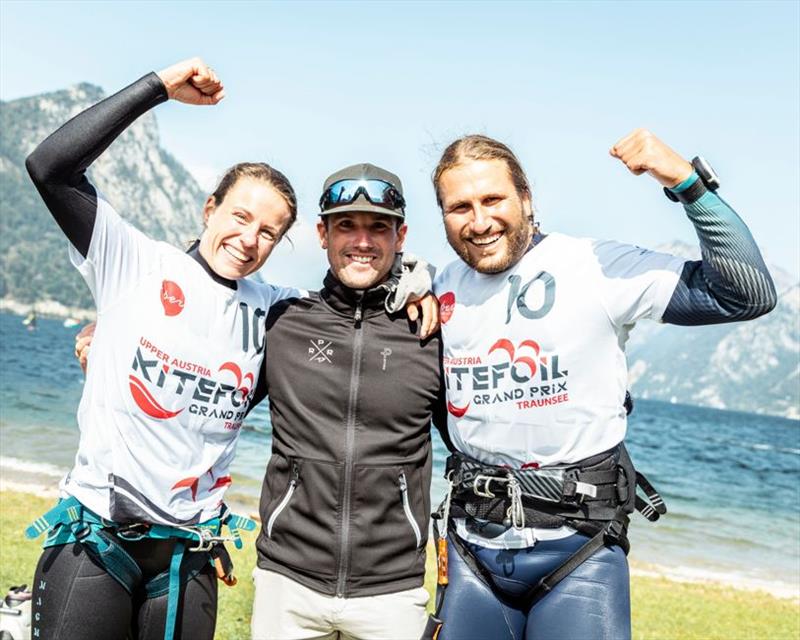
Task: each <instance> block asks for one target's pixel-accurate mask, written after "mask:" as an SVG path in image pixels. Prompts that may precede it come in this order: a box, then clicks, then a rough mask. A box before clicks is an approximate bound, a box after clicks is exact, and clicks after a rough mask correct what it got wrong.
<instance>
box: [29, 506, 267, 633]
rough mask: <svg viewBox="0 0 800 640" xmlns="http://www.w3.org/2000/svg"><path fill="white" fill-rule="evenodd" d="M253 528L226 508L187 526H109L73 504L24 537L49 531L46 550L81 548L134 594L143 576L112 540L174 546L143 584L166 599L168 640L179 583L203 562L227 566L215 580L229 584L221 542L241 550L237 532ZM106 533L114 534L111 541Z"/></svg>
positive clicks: (42, 520)
mask: <svg viewBox="0 0 800 640" xmlns="http://www.w3.org/2000/svg"><path fill="white" fill-rule="evenodd" d="M223 526H226V527H227V528H228V531H229V532H230V536H228V537H223V536H220V532H221V531H222V527H223ZM255 528H256V523H255V522H254V521H253V520H251V519H250V518H246V517H244V516H239V515H235V514H233V513H231V512H230V511H229V510H228V509H227V507H224V508H223V512H222V514H221V515H220V516H219V517H216V518H212V519H211V520H206V521H205V522H201V523H199V524H196V525H191V526H180V525H177V526H168V525H162V524H147V523H136V524H131V525H120V524H117V523H115V522H112V521H111V520H106V519H105V518H101V517H100V516H98V515H97V514H96V513H94V512H93V511H91V510H89V509H87V508H86V507H84V506H83V505H82V504H81V503H80V502H79V501H78V500H77V499H76V498H73V497H70V498H66V499H63V500H60V501H59V502H58V504H57V505H56V506H55V507H53V508H52V509H50V511H48V512H47V513H45V514H44V515H43V516H40V517H39V518H37V519H36V520H35V521H34V522H33V523H32V524H31V525H30V526H29V527H28V528H27V529H25V537H27V538H29V539H34V538H38V537H39V536H40V535H41V534H43V533H44V532H45V531H47V532H48V533H47V538H46V539H45V541H44V544H43V545H42V546H43V547H44V548H47V547H55V546H57V545H62V544H69V543H73V542H79V543H80V544H81V545H83V546H84V547H85V548H86V550H87V551H88V552H89V553H90V555H91V556H93V557H94V558H95V559H96V560H97V561H98V562H99V563H100V564H101V565H102V566H103V568H104V569H105V570H106V571H107V572H108V574H109V575H110V576H111V577H112V578H114V579H115V580H116V581H117V582H119V583H120V584H121V585H122V587H123V588H124V589H125V590H126V591H127V592H128V593H132V592H133V590H134V588H135V587H136V585H137V584H138V583H139V582H140V580H141V578H142V571H141V569H140V568H139V565H138V564H137V563H136V561H135V560H134V559H133V558H132V557H131V556H130V554H128V552H127V551H125V549H124V548H123V547H122V545H120V544H119V542H118V541H117V540H116V539H115V535H116V536H117V537H119V538H122V539H123V540H130V541H135V540H142V539H144V538H151V539H155V540H169V539H173V540H175V546H174V547H173V550H172V558H171V559H170V565H169V569H168V570H167V571H164V572H162V573H160V574H158V575H157V576H155V577H153V578H151V579H150V580H148V581H147V582H145V584H144V589H145V594H146V597H147V598H155V597H157V596H161V595H164V594H165V593H168V594H169V596H168V598H167V620H166V626H165V630H164V640H172V639H173V636H174V634H175V620H176V618H177V614H178V601H179V599H180V590H181V584H182V582H186V581H188V580H190V579H191V578H193V577H194V576H196V575H197V574H198V573H199V572H200V571H201V570H202V568H203V567H204V566H205V565H206V563H207V562H211V564H212V565H214V559H218V560H220V566H225V569H224V574H220V573H219V569H218V575H219V577H220V578H221V579H222V580H224V581H225V582H226V584H232V583H233V582H234V579H233V577H232V573H231V572H232V569H233V565H232V564H231V562H230V556H228V554H227V551H225V547H224V546H223V543H224V542H227V541H232V542H233V544H234V546H235V547H236V548H237V549H241V548H242V538H241V533H240V532H241V531H253V530H254V529H255ZM108 529H111V530H113V531H114V535H112V534H111V533H109V531H108ZM186 551H191V552H201V553H197V555H195V556H194V557H195V558H197V560H194V559H193V560H192V561H190V562H188V563H187V567H186V569H187V571H185V574H184V576H183V580H181V575H180V569H181V563H182V562H183V557H184V553H185V552H186Z"/></svg>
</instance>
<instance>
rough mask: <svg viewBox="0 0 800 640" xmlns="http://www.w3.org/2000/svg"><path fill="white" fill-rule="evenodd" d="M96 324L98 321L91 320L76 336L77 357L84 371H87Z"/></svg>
mask: <svg viewBox="0 0 800 640" xmlns="http://www.w3.org/2000/svg"><path fill="white" fill-rule="evenodd" d="M96 326H97V323H95V322H90V323H89V324H87V325H86V326H85V327H83V329H81V330H80V332H79V333H78V335H76V336H75V357H76V358H77V359H78V362H79V363H80V365H81V369H83V372H84V373H86V365H87V364H88V363H89V347H90V346H91V345H92V340H93V339H94V329H95V327H96Z"/></svg>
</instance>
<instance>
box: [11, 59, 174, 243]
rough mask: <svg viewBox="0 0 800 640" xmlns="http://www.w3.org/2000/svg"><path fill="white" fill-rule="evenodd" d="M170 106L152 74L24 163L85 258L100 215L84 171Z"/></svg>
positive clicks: (49, 139) (89, 113)
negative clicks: (147, 117) (159, 108)
mask: <svg viewBox="0 0 800 640" xmlns="http://www.w3.org/2000/svg"><path fill="white" fill-rule="evenodd" d="M166 100H167V90H166V88H165V87H164V83H163V82H161V79H160V78H159V77H158V76H157V75H156V74H155V73H149V74H147V75H146V76H144V77H143V78H141V79H140V80H137V81H136V82H134V83H133V84H132V85H130V86H129V87H126V88H125V89H123V90H122V91H120V92H119V93H116V94H114V95H113V96H110V97H108V98H106V99H105V100H103V101H101V102H98V103H97V104H96V105H94V106H93V107H90V108H89V109H87V110H86V111H83V112H81V113H79V114H78V115H77V116H75V117H74V118H72V120H70V121H69V122H67V123H66V124H64V125H63V126H62V127H60V128H59V129H58V130H57V131H56V132H55V133H53V134H51V135H50V136H48V137H47V138H46V139H45V140H44V142H42V143H41V144H40V145H39V146H38V147H36V149H34V151H33V153H31V155H29V156H28V159H27V160H26V161H25V166H26V167H27V169H28V173H29V174H30V176H31V179H32V180H33V183H34V185H36V188H37V189H38V191H39V194H40V195H41V196H42V199H43V200H44V202H45V204H46V205H47V208H48V209H49V210H50V213H51V214H53V218H55V221H56V222H57V223H58V226H59V227H61V230H62V231H63V232H64V233H65V234H66V236H67V238H68V239H69V241H70V242H71V243H72V245H73V246H74V247H75V248H76V249H77V250H78V251H79V252H80V254H81V255H82V256H83V257H86V254H87V253H88V252H89V244H90V242H91V240H92V230H93V229H94V221H95V216H96V214H97V193H96V192H95V190H94V187H92V185H91V184H90V183H89V181H88V180H87V179H86V169H87V168H88V167H89V165H90V164H92V162H94V161H95V159H96V158H97V157H98V156H99V155H100V154H101V153H103V151H105V150H106V149H107V148H108V146H109V145H110V144H111V143H112V142H113V141H114V140H115V139H116V138H117V136H119V135H120V134H121V133H122V132H123V131H124V130H125V129H126V128H127V127H128V126H129V125H130V124H131V123H132V122H133V121H134V120H136V118H138V117H139V116H140V115H142V114H143V113H145V112H146V111H147V110H149V109H151V108H152V107H154V106H155V105H157V104H159V103H161V102H165V101H166Z"/></svg>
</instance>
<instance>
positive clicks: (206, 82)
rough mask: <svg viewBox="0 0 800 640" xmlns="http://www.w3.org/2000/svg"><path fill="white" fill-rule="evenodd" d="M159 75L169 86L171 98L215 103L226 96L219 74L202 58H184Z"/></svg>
mask: <svg viewBox="0 0 800 640" xmlns="http://www.w3.org/2000/svg"><path fill="white" fill-rule="evenodd" d="M158 77H159V78H161V82H163V83H164V86H165V87H166V88H167V95H168V96H169V98H170V100H177V101H178V102H185V103H186V104H198V105H213V104H217V103H218V102H219V101H220V100H222V99H223V98H224V97H225V90H224V88H223V86H222V82H220V80H219V78H218V77H217V74H216V73H214V70H213V69H212V68H211V67H209V66H208V65H207V64H206V63H205V62H203V61H202V60H201V59H200V58H191V59H189V60H184V61H183V62H179V63H177V64H173V65H172V66H171V67H167V68H166V69H164V70H163V71H159V72H158Z"/></svg>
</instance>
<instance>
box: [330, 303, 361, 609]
mask: <svg viewBox="0 0 800 640" xmlns="http://www.w3.org/2000/svg"><path fill="white" fill-rule="evenodd" d="M363 304H364V292H363V291H362V292H359V297H358V300H357V301H356V309H355V313H354V314H353V323H354V324H355V336H354V337H353V366H352V368H351V369H350V396H349V398H348V400H347V427H346V428H347V433H346V437H345V459H344V495H343V499H342V541H341V545H340V547H339V578H338V580H337V583H336V595H337V596H338V597H339V598H343V597H344V595H345V583H346V582H347V574H348V572H349V571H350V554H349V553H348V547H349V543H350V492H351V491H352V484H353V449H354V441H355V430H356V401H357V400H358V379H359V376H360V375H361V349H362V346H363V339H364V335H363V329H362V326H361V319H362V315H363V309H362V307H363Z"/></svg>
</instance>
